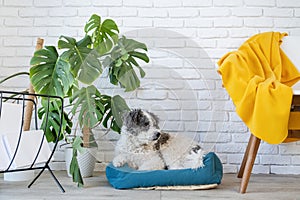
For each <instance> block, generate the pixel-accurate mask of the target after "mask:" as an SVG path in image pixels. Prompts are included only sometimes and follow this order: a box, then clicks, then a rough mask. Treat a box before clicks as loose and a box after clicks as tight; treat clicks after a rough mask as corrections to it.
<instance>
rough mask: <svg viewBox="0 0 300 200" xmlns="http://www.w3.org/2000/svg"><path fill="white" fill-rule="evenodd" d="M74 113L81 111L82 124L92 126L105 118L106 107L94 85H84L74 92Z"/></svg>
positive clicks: (80, 121)
mask: <svg viewBox="0 0 300 200" xmlns="http://www.w3.org/2000/svg"><path fill="white" fill-rule="evenodd" d="M72 102H73V103H74V106H73V109H72V114H73V115H75V114H76V113H77V111H79V116H78V118H79V119H80V120H79V123H80V126H81V127H83V126H84V125H85V126H87V127H89V128H92V127H94V126H95V125H96V124H97V123H98V122H99V121H101V119H102V118H103V115H104V111H105V107H104V105H103V104H102V102H101V94H100V92H99V91H98V90H97V88H96V87H95V86H93V85H91V86H88V87H83V88H81V89H80V90H78V91H77V92H75V93H74V95H73V97H72Z"/></svg>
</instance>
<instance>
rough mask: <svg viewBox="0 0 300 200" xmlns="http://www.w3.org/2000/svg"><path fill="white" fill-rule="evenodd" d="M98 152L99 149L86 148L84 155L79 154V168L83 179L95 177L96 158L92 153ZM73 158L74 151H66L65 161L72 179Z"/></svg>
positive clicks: (70, 149)
mask: <svg viewBox="0 0 300 200" xmlns="http://www.w3.org/2000/svg"><path fill="white" fill-rule="evenodd" d="M96 150H97V148H86V149H85V151H84V152H83V153H82V154H80V153H79V152H78V155H77V161H78V166H79V169H80V172H81V176H82V177H83V178H86V177H91V176H93V172H94V169H95V163H96V158H95V157H94V156H93V153H92V152H93V151H96ZM72 156H73V149H72V148H66V149H65V161H66V168H67V173H68V176H69V177H72V175H71V174H70V164H71V161H72Z"/></svg>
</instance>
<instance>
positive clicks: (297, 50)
mask: <svg viewBox="0 0 300 200" xmlns="http://www.w3.org/2000/svg"><path fill="white" fill-rule="evenodd" d="M281 49H282V50H283V51H284V53H285V54H286V55H287V56H288V57H289V59H290V60H291V61H292V62H293V64H294V65H295V66H296V67H297V69H298V70H299V71H300V36H286V37H284V38H283V42H282V44H281ZM292 88H293V91H294V94H298V95H299V94H300V81H299V82H298V83H296V84H295V85H294V86H293V87H292Z"/></svg>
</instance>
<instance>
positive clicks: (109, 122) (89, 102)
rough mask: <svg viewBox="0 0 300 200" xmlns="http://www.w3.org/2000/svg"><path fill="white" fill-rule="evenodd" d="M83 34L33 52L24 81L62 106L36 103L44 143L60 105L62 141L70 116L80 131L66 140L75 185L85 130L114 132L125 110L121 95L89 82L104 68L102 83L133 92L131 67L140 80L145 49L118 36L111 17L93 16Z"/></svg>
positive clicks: (54, 128) (54, 131)
mask: <svg viewBox="0 0 300 200" xmlns="http://www.w3.org/2000/svg"><path fill="white" fill-rule="evenodd" d="M84 31H85V33H86V34H85V36H84V37H83V38H82V39H80V40H76V39H75V38H72V37H68V36H60V38H59V41H58V45H57V47H55V46H45V47H44V48H43V49H41V50H38V51H36V52H35V53H34V55H33V57H32V59H31V61H30V64H31V68H30V80H31V84H32V85H33V88H34V90H35V91H36V92H37V93H39V94H48V95H55V96H60V97H62V98H64V99H65V102H66V103H65V105H60V104H59V103H57V102H46V101H44V100H43V99H42V100H41V101H42V105H43V107H42V108H40V109H39V112H38V113H39V117H40V119H42V121H43V123H42V127H43V126H45V125H44V124H45V123H44V122H45V120H47V119H46V118H45V117H44V114H45V111H46V109H49V110H50V113H51V114H50V116H49V118H48V124H49V125H48V127H46V132H45V134H46V137H47V140H48V142H51V141H55V139H56V138H57V135H58V123H59V122H58V121H57V116H58V114H59V108H61V107H62V106H64V108H65V111H64V112H65V113H64V121H63V130H64V138H67V137H66V135H68V134H70V133H71V132H72V128H73V121H72V119H74V118H76V119H77V120H78V124H79V127H80V129H81V130H83V131H82V136H78V135H76V137H75V138H73V139H72V140H68V142H71V143H72V147H73V158H72V161H71V165H70V173H71V174H72V177H73V181H74V182H77V183H78V185H82V184H83V179H82V176H81V173H80V169H79V167H78V163H77V154H78V151H81V149H82V148H83V147H86V146H89V144H90V141H89V139H90V138H91V136H93V134H92V132H91V130H92V129H93V128H94V127H95V126H97V125H99V124H101V125H103V126H104V127H105V128H110V129H112V130H114V131H116V132H120V127H121V124H122V120H121V114H122V113H123V112H124V111H126V110H128V109H129V108H128V106H127V104H126V102H125V100H124V99H123V98H122V97H121V96H119V95H116V96H109V95H106V94H103V93H101V88H97V87H95V85H94V84H93V83H94V82H95V80H96V79H97V78H99V76H100V75H101V74H102V73H103V70H104V69H106V70H107V71H108V78H107V79H108V81H109V82H110V83H111V84H112V85H119V86H120V87H121V88H124V90H125V92H128V91H133V90H135V89H136V88H138V87H139V85H140V80H139V76H138V75H137V74H136V71H135V68H136V69H137V70H138V71H139V74H140V77H144V76H145V72H144V71H143V69H142V68H141V67H140V65H139V63H138V62H137V59H138V60H142V61H144V62H149V58H148V56H147V54H146V53H145V52H146V51H147V47H146V45H145V44H143V43H140V42H138V41H136V40H133V39H128V38H126V37H125V36H119V29H118V26H117V25H116V23H115V22H114V21H113V20H111V19H106V20H104V21H102V19H101V17H100V16H98V15H96V14H93V15H92V16H91V17H90V19H89V20H88V22H87V23H86V25H85V27H84ZM57 49H59V50H60V51H59V52H60V53H58V50H57ZM100 87H101V86H100ZM67 110H69V112H67ZM43 128H45V127H43ZM64 138H60V139H64Z"/></svg>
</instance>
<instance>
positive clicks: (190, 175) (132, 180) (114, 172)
mask: <svg viewBox="0 0 300 200" xmlns="http://www.w3.org/2000/svg"><path fill="white" fill-rule="evenodd" d="M106 177H107V179H108V182H109V183H110V184H111V185H112V186H113V187H114V188H116V189H130V188H140V187H143V188H145V187H155V186H189V185H209V184H220V183H221V180H222V177H223V167H222V163H221V162H220V159H219V158H218V157H217V155H216V154H215V153H213V152H210V153H208V154H206V155H205V157H204V167H202V168H198V169H177V170H151V171H150V170H149V171H148V170H135V169H132V168H130V167H128V166H127V165H125V166H123V167H119V168H118V167H114V166H113V165H112V164H111V163H110V164H109V165H108V166H107V167H106Z"/></svg>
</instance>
